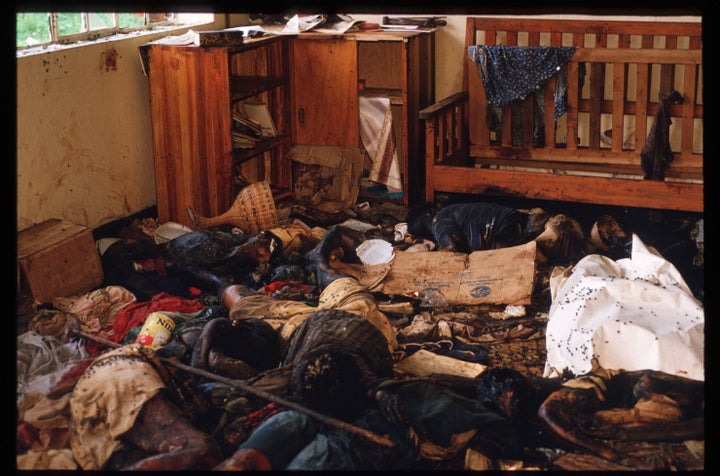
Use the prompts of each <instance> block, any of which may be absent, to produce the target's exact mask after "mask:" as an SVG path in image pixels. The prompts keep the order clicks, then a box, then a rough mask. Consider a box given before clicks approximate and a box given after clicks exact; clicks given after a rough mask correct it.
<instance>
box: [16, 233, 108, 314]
mask: <svg viewBox="0 0 720 476" xmlns="http://www.w3.org/2000/svg"><path fill="white" fill-rule="evenodd" d="M17 256H18V290H21V291H24V292H27V293H28V294H29V295H30V296H31V297H32V298H33V300H34V301H36V302H39V303H50V302H52V300H53V298H56V297H67V296H76V295H79V294H84V293H86V292H89V291H91V290H93V289H94V288H96V287H98V286H99V285H100V284H101V283H102V281H103V270H102V265H101V263H100V255H99V253H98V251H97V248H96V247H95V240H94V239H93V236H92V232H91V231H90V229H89V228H87V227H84V226H81V225H76V224H74V223H69V222H66V221H61V220H57V219H51V220H47V221H44V222H42V223H39V224H37V225H34V226H31V227H30V228H26V229H25V230H22V231H20V232H18V235H17Z"/></svg>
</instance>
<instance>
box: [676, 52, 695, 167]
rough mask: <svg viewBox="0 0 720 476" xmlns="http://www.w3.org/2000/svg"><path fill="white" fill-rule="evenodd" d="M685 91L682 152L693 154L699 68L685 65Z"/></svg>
mask: <svg viewBox="0 0 720 476" xmlns="http://www.w3.org/2000/svg"><path fill="white" fill-rule="evenodd" d="M683 82H684V84H685V91H684V93H683V97H684V101H683V105H682V113H681V117H682V133H681V135H680V140H681V143H680V152H681V153H682V154H683V155H685V154H688V155H689V154H692V149H693V130H694V125H695V124H694V121H693V117H694V116H695V101H694V98H695V88H696V84H697V66H695V65H694V64H686V65H685V75H684V78H683Z"/></svg>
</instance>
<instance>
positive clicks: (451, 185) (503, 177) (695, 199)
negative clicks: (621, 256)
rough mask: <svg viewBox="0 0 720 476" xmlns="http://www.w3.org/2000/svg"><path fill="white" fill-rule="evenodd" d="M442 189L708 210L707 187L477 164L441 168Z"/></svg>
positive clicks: (439, 186)
mask: <svg viewBox="0 0 720 476" xmlns="http://www.w3.org/2000/svg"><path fill="white" fill-rule="evenodd" d="M435 189H436V191H439V192H454V193H466V194H487V193H490V194H502V195H509V196H517V197H524V198H528V199H539V200H548V199H549V200H561V201H567V202H579V203H595V204H603V205H617V206H626V207H638V208H647V207H648V205H651V207H652V208H660V209H666V210H684V211H692V212H702V211H703V207H704V203H703V185H702V184H691V183H683V182H667V181H665V182H663V181H658V180H635V179H622V178H606V177H593V176H577V175H559V174H551V173H541V174H538V173H532V172H517V171H505V170H488V169H475V168H471V167H444V166H438V167H435Z"/></svg>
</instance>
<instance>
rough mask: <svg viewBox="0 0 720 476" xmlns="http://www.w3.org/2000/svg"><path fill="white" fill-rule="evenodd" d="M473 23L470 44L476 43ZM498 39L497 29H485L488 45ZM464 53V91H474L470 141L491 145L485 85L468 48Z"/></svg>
mask: <svg viewBox="0 0 720 476" xmlns="http://www.w3.org/2000/svg"><path fill="white" fill-rule="evenodd" d="M471 25H474V22H468V31H467V33H466V34H467V35H468V38H473V43H470V45H472V44H475V40H474V38H475V33H474V30H473V31H472V32H471V31H470V28H471ZM478 28H480V27H478ZM496 39H497V36H496V34H495V31H493V30H486V31H485V44H486V45H494V44H495V41H496ZM466 44H467V43H466ZM463 55H464V56H463V57H464V58H465V62H464V65H465V66H464V67H465V68H466V69H465V70H464V74H463V87H464V88H465V89H464V91H472V93H471V94H470V95H469V98H468V114H469V115H470V116H471V117H472V118H473V120H472V121H471V123H470V129H469V135H470V142H472V143H474V144H479V145H484V146H486V145H490V129H489V128H488V123H487V106H488V100H487V95H486V94H485V87H484V86H483V84H482V80H481V78H480V74H479V73H478V69H477V66H476V65H475V63H473V62H472V60H471V59H470V56H469V55H468V53H467V49H466V50H465V51H464V52H463Z"/></svg>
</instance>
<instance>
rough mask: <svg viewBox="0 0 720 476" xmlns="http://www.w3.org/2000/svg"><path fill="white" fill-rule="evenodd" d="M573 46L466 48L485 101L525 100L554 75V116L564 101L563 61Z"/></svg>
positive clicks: (496, 103) (562, 110)
mask: <svg viewBox="0 0 720 476" xmlns="http://www.w3.org/2000/svg"><path fill="white" fill-rule="evenodd" d="M575 49H576V48H575V47H574V46H503V45H496V46H488V45H474V46H469V47H468V54H469V55H470V58H471V59H472V60H473V62H474V63H475V64H476V65H477V67H478V71H479V73H480V75H481V78H482V82H483V86H484V87H485V93H486V94H487V98H488V101H489V102H490V103H491V104H492V105H494V106H496V107H503V106H506V105H508V104H512V103H514V102H516V101H521V100H523V99H525V97H526V96H527V95H528V94H531V93H533V92H535V91H536V90H537V89H538V88H540V87H541V86H542V85H544V84H545V83H546V82H547V81H548V80H549V79H550V78H552V77H553V76H555V75H557V74H558V73H561V74H560V76H559V77H558V81H557V88H556V91H555V111H554V115H555V119H558V118H559V117H560V116H562V115H563V114H564V113H565V107H566V104H567V63H568V61H569V59H570V57H571V56H572V55H573V53H574V52H575Z"/></svg>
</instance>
